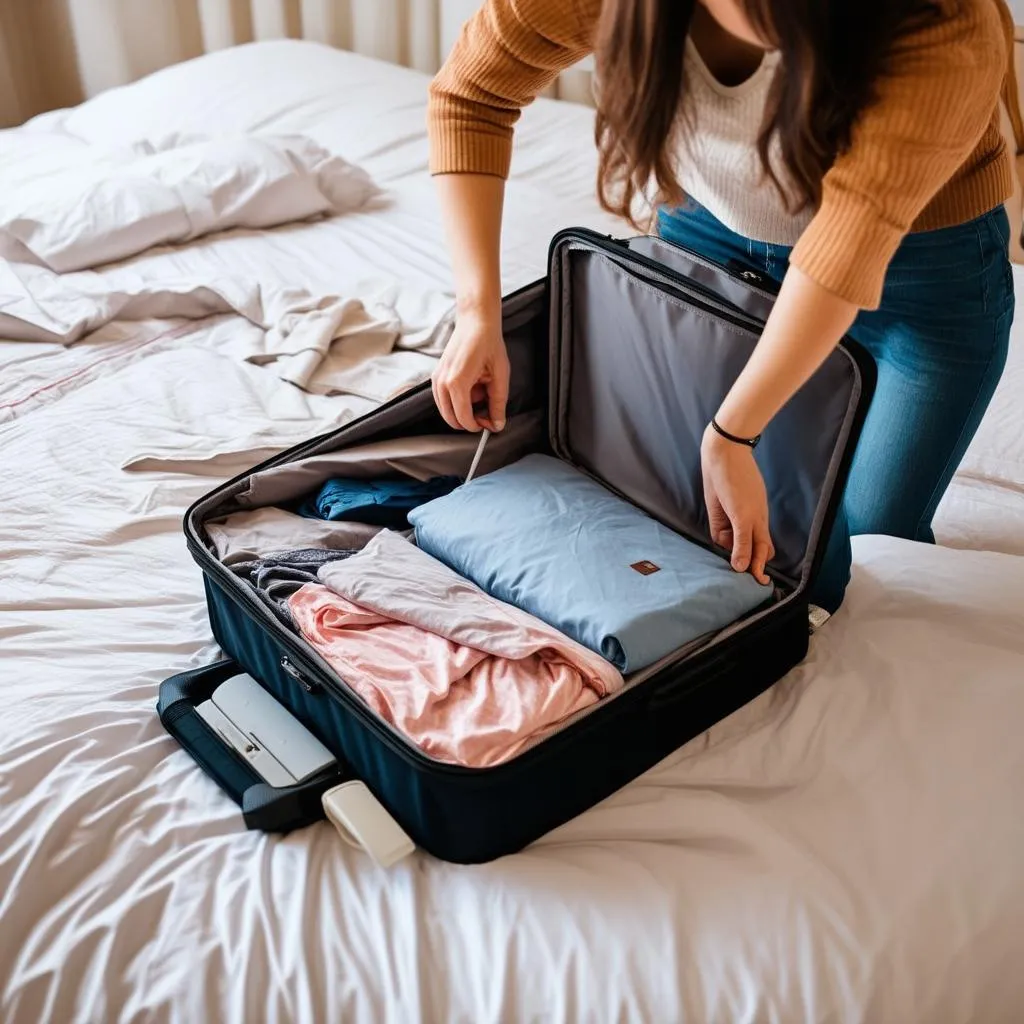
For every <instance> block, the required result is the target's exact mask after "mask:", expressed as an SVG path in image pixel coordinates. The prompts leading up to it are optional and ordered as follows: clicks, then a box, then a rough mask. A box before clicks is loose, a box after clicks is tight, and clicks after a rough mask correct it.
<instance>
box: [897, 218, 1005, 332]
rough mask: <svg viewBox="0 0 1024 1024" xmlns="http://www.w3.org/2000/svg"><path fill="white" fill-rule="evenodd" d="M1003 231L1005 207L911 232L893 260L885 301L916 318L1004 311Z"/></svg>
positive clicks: (962, 316)
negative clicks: (950, 224)
mask: <svg viewBox="0 0 1024 1024" xmlns="http://www.w3.org/2000/svg"><path fill="white" fill-rule="evenodd" d="M1000 220H1002V223H1001V224H1000ZM1001 231H1008V226H1007V223H1006V213H1005V211H1004V210H1003V209H1002V207H1000V208H999V209H998V210H993V211H992V212H990V213H987V214H985V215H984V216H982V217H978V218H976V219H975V220H972V221H968V222H967V223H966V224H958V225H956V226H954V227H951V228H941V229H939V230H938V231H923V232H918V233H916V234H911V235H908V236H907V237H906V238H905V239H904V240H903V243H902V245H901V246H900V247H899V249H898V250H897V252H896V255H895V256H894V257H893V260H892V262H891V264H890V265H889V271H888V273H887V274H886V279H885V291H884V294H883V298H882V305H883V306H884V307H885V308H886V309H887V310H888V311H890V312H892V313H899V314H902V315H906V316H908V317H911V318H915V319H916V318H919V317H920V318H934V319H944V320H963V319H972V318H975V317H984V316H989V315H991V314H992V313H993V312H996V313H998V312H1000V311H1001V310H1002V308H1003V306H1004V304H1005V292H1006V288H1007V266H1008V263H1007V258H1006V241H1005V239H1004V238H1003V237H1002V234H1001ZM1010 290H1011V292H1012V281H1011V282H1010Z"/></svg>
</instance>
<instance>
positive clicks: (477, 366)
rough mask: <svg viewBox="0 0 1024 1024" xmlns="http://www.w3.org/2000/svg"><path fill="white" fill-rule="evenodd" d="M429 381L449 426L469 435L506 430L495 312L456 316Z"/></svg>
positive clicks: (503, 362) (503, 360)
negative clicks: (470, 432) (442, 352)
mask: <svg viewBox="0 0 1024 1024" xmlns="http://www.w3.org/2000/svg"><path fill="white" fill-rule="evenodd" d="M432 383H433V388H434V401H435V402H436V403H437V408H438V411H439V412H440V413H441V416H442V417H443V418H444V421H445V423H447V424H448V425H449V426H450V427H454V428H455V429H456V430H469V431H472V432H474V433H476V432H478V431H480V430H484V429H486V430H491V431H499V430H503V429H504V428H505V406H506V404H507V402H508V385H509V362H508V352H507V351H506V350H505V340H504V338H503V337H502V335H501V316H500V313H499V314H497V315H495V316H492V317H488V316H481V315H480V314H478V313H463V314H460V315H459V317H458V319H457V320H456V322H455V330H454V331H453V332H452V336H451V339H450V340H449V341H448V345H447V346H446V348H445V350H444V354H443V355H442V356H441V361H440V363H438V366H437V369H436V370H435V371H434V376H433V381H432ZM477 409H478V410H479V411H475V410H477Z"/></svg>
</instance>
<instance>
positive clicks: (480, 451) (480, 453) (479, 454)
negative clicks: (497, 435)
mask: <svg viewBox="0 0 1024 1024" xmlns="http://www.w3.org/2000/svg"><path fill="white" fill-rule="evenodd" d="M490 436H491V432H490V431H489V430H485V431H484V432H483V433H482V434H481V435H480V443H479V444H478V445H477V446H476V455H474V456H473V464H472V465H471V466H470V467H469V472H468V473H467V474H466V483H467V484H468V483H469V481H470V480H472V479H473V477H474V476H476V471H477V470H478V469H479V468H480V460H481V459H482V458H483V457H484V449H485V448H486V447H487V442H488V440H489V439H490Z"/></svg>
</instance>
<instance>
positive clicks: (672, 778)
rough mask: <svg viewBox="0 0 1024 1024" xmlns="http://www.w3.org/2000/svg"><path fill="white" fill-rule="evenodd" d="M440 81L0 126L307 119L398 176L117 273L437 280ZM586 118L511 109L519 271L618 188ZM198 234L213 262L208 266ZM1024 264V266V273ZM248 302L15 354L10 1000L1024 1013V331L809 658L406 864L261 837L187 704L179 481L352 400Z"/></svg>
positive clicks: (820, 1013)
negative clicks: (290, 352)
mask: <svg viewBox="0 0 1024 1024" xmlns="http://www.w3.org/2000/svg"><path fill="white" fill-rule="evenodd" d="M426 82H427V79H426V78H425V77H424V76H423V75H421V74H419V73H417V72H414V71H409V70H407V69H401V68H397V67H393V66H390V65H386V64H383V63H378V62H375V61H372V60H369V59H366V58H364V57H359V56H355V55H353V54H349V53H343V52H340V51H337V50H333V49H329V48H328V47H325V46H319V45H316V44H313V43H307V42H299V41H280V42H265V43H258V44H254V45H251V46H245V47H238V48H234V49H229V50H225V51H223V52H220V53H216V54H211V55H207V56H204V57H202V58H199V59H198V60H195V61H193V62H190V63H187V64H183V65H179V66H176V67H173V68H169V69H167V70H164V71H161V72H159V73H157V74H156V75H153V76H151V77H149V78H147V79H144V80H143V81H141V82H138V83H135V84H134V85H131V86H128V87H125V88H123V89H119V90H113V91H111V92H108V93H104V94H102V95H100V96H99V97H97V98H95V99H93V100H90V101H88V102H86V103H85V104H83V105H82V106H80V107H76V108H73V109H70V110H66V111H59V112H56V113H53V114H49V115H44V116H43V117H42V118H41V119H38V120H37V121H36V122H33V123H31V124H30V125H28V126H27V127H25V128H22V129H18V130H15V131H12V132H8V133H4V135H3V136H2V140H3V145H2V147H0V183H3V186H4V187H6V185H7V184H8V183H10V182H13V181H18V180H23V179H24V178H25V177H27V176H38V177H45V175H47V174H48V173H51V172H54V171H55V170H56V169H59V168H60V167H61V166H65V165H66V162H67V159H68V152H69V149H68V147H72V146H78V145H84V146H86V147H114V146H122V145H124V144H126V143H128V142H132V141H134V140H138V139H140V138H147V137H150V136H151V135H152V134H153V133H154V132H155V131H157V130H158V131H159V132H161V133H173V132H181V133H186V134H187V133H196V132H202V133H210V134H213V133H220V132H224V133H239V132H276V133H293V134H294V133H300V134H304V135H306V136H308V137H310V138H313V139H315V140H316V141H318V142H319V143H320V144H321V145H323V146H325V147H327V148H328V149H330V150H332V151H335V152H338V153H341V154H343V155H344V156H345V157H346V158H347V159H348V160H351V161H353V162H355V163H356V164H358V165H360V166H362V167H363V168H364V169H365V170H366V171H367V172H368V173H369V174H370V175H371V176H372V177H373V179H374V180H375V181H376V182H377V183H378V184H379V185H381V186H382V187H383V188H384V189H385V190H386V193H387V202H386V203H384V204H382V205H380V206H378V207H376V208H374V209H371V210H366V211H362V212H358V213H355V214H350V215H346V216H343V217H337V218H331V219H328V220H320V221H316V222H312V223H303V224H301V225H288V226H285V227H282V228H278V229H274V230H269V231H233V232H227V233H226V234H224V235H218V236H216V237H213V238H210V239H206V240H203V241H202V242H199V243H196V245H195V246H184V247H180V248H174V249H159V250H156V251H154V252H148V253H144V254H142V255H140V256H139V257H137V258H134V259H130V260H128V261H126V263H125V264H124V265H125V266H128V267H139V266H143V265H144V266H147V267H153V266H162V265H164V264H162V263H161V261H164V262H165V263H166V261H169V260H170V261H178V263H177V264H176V265H178V266H186V265H188V261H189V260H190V259H192V258H193V255H194V254H198V255H195V259H197V260H199V262H198V263H197V264H195V265H196V266H197V267H200V268H201V267H203V266H207V265H210V261H219V262H220V263H222V264H225V265H226V264H231V265H234V266H239V265H241V266H242V267H243V268H244V269H245V272H246V273H249V274H251V275H254V276H259V275H261V274H264V273H277V274H280V275H282V276H285V277H287V278H288V279H290V280H300V281H302V282H303V283H305V284H307V285H309V286H310V287H313V286H317V287H321V288H332V287H340V286H341V283H343V282H345V281H347V280H349V279H351V278H352V277H353V276H355V275H359V276H365V275H366V274H367V273H368V272H371V273H373V274H382V275H388V274H390V275H394V276H397V278H398V279H399V280H400V281H401V282H402V283H403V285H408V286H409V287H415V288H421V289H426V290H430V291H431V293H432V294H439V295H444V294H445V290H446V289H447V288H448V287H449V280H448V277H449V272H448V267H447V263H446V258H445V255H444V251H443V247H442V244H441V242H440V230H439V220H438V211H437V208H436V205H435V202H434V198H433V194H432V190H431V185H430V181H429V178H428V176H427V174H426V139H425V131H424V127H423V110H424V102H425V90H426ZM591 132H592V121H591V114H590V112H589V111H587V110H586V109H585V108H583V107H577V106H574V105H572V104H566V103H557V102H553V101H541V102H539V103H538V104H537V105H536V106H534V107H533V108H532V109H531V110H529V111H528V113H527V115H526V117H525V118H524V121H523V124H522V129H521V131H520V133H519V141H518V149H517V155H516V161H515V172H514V176H513V180H512V182H511V184H510V189H509V200H508V212H507V224H508V230H507V234H506V238H505V250H504V276H505V285H506V287H507V288H508V289H510V290H511V289H513V288H515V287H518V286H519V285H522V284H524V283H526V282H528V281H530V280H532V279H534V278H536V277H537V276H539V274H540V272H541V269H542V267H543V264H544V257H545V253H546V247H547V242H548V240H549V239H550V237H551V235H552V234H553V233H554V231H555V230H557V229H558V228H559V227H561V226H565V225H569V224H584V225H588V226H591V227H593V228H595V229H597V230H602V231H608V232H612V233H618V232H621V230H622V226H621V225H618V224H615V223H614V222H612V221H611V220H610V218H608V217H607V215H604V214H602V213H601V212H600V211H599V209H598V208H597V206H596V203H595V201H594V199H593V187H592V184H593V173H594V160H593V156H592V152H591V148H590V138H591ZM203 261H206V262H203ZM1018 281H1019V283H1020V284H1021V286H1022V287H1024V276H1019V277H1018ZM251 326H252V325H251V324H247V323H246V322H245V321H243V320H241V319H240V318H239V317H237V316H232V315H230V314H224V313H221V314H218V315H214V316H211V317H208V318H206V319H186V318H182V317H172V318H165V319H160V318H149V319H146V320H144V321H141V322H132V323H125V322H119V321H114V322H112V323H111V324H109V325H108V326H107V327H105V328H103V329H102V330H101V331H99V332H97V333H96V334H95V335H93V336H90V337H87V338H85V339H84V340H82V341H80V342H79V343H77V344H74V345H70V346H63V345H57V344H53V343H45V342H3V343H0V452H2V460H3V461H2V465H3V473H2V474H0V508H2V509H3V513H2V515H0V679H2V687H3V700H4V707H5V713H4V714H3V716H2V717H0V1018H2V1019H3V1020H4V1021H12V1022H18V1024H20V1022H41V1021H59V1022H70V1021H90V1022H93V1021H98V1022H108V1021H117V1022H129V1021H131V1022H136V1021H138V1022H141V1021H147V1022H148V1021H168V1022H171V1021H174V1022H196V1021H225V1022H239V1024H242V1022H253V1021H275V1022H284V1021H314V1020H315V1021H330V1020H338V1021H346V1022H349V1021H353V1022H354V1021H373V1022H382V1021H401V1022H406V1021H416V1020H421V1021H427V1022H434V1021H446V1022H455V1021H466V1022H484V1021H495V1022H499V1021H500V1022H506V1021H539V1020H545V1021H548V1020H551V1021H595V1022H597V1021H693V1022H698V1024H712V1022H719V1021H721V1022H730V1024H738V1022H762V1021H779V1022H792V1021H814V1022H825V1021H828V1022H839V1021H842V1022H853V1021H900V1022H910V1021H927V1022H968V1021H986V1022H1001V1021H1012V1020H1016V1019H1019V1013H1020V1007H1021V1006H1024V979H1022V977H1021V973H1020V970H1019V962H1020V957H1021V954H1022V953H1024V926H1022V924H1021V922H1022V921H1024V873H1022V872H1021V869H1020V865H1021V864H1022V863H1024V816H1022V815H1021V813H1020V812H1021V780H1022V779H1024V747H1022V746H1021V744H1020V741H1019V732H1020V722H1021V721H1022V720H1024V629H1022V628H1021V627H1022V625H1024V623H1022V618H1024V613H1022V609H1024V408H1022V407H1021V404H1020V400H1019V395H1020V393H1021V390H1022V388H1024V338H1021V337H1020V334H1019V332H1018V333H1017V334H1015V337H1014V342H1013V352H1012V354H1011V360H1010V365H1009V367H1008V369H1007V372H1006V375H1005V377H1004V380H1003V383H1002V386H1001V388H1000V392H999V394H998V396H997V398H996V401H995V403H994V404H993V407H992V409H991V411H990V413H989V415H988V417H987V419H986V421H985V424H984V426H983V427H982V430H981V432H980V433H979V435H978V438H977V439H976V442H975V444H974V445H973V446H972V448H971V451H970V453H969V455H968V457H967V459H966V461H965V463H964V466H963V467H962V469H961V471H960V473H959V474H958V476H957V479H956V482H955V483H954V485H953V487H952V488H951V490H950V492H949V494H948V495H947V498H946V500H945V501H944V503H943V506H942V509H941V512H940V516H939V521H938V523H937V532H938V534H939V537H940V540H941V541H942V543H943V546H940V547H925V546H920V545H914V544H909V543H906V542H901V541H896V540H892V539H885V538H860V539H858V540H857V542H856V546H855V575H854V580H853V583H852V586H851V589H850V592H849V597H848V601H847V603H846V605H845V606H844V608H843V610H842V611H841V613H840V614H839V615H838V616H837V617H836V618H835V619H833V620H832V621H831V622H829V623H828V624H827V625H826V627H825V628H824V629H822V630H821V631H820V632H819V633H817V634H816V635H815V637H814V639H813V641H812V649H811V654H810V657H809V658H808V660H807V661H806V663H805V664H803V665H802V666H801V667H800V668H798V669H797V670H796V671H794V672H793V673H791V674H790V675H789V676H788V677H786V678H785V679H784V680H783V681H782V682H780V683H779V684H778V685H777V686H775V687H774V688H773V689H772V690H771V691H769V692H768V693H766V694H764V695H763V696H762V697H761V698H759V699H758V700H756V701H754V702H753V703H752V704H750V705H748V706H747V707H745V708H744V709H743V710H742V711H740V712H739V713H737V714H736V715H734V716H732V717H731V718H729V719H728V720H726V721H724V722H722V723H721V724H720V725H718V726H716V727H715V728H714V729H712V730H710V732H708V733H706V734H704V735H703V736H701V737H699V738H698V739H697V740H695V741H693V742H692V743H690V744H688V745H687V746H686V747H685V748H683V749H682V750H680V751H678V752H677V753H676V754H675V755H673V756H672V757H670V758H669V759H668V760H666V761H665V762H663V763H662V764H660V765H659V766H658V767H657V768H656V769H654V770H653V771H651V772H649V773H648V774H647V775H646V776H644V777H643V778H641V779H640V780H638V781H637V782H636V783H634V784H633V785H630V786H629V787H627V788H626V789H624V790H623V791H621V792H619V793H618V794H616V795H615V796H614V797H612V798H611V799H609V800H607V801H605V802H604V803H603V804H601V805H599V806H598V807H596V808H594V809H593V810H592V811H590V812H588V813H587V814H584V815H582V816H581V817H580V818H578V819H576V820H575V821H573V822H571V823H569V824H567V825H566V826H564V827H562V828H560V829H558V830H557V831H556V832H554V833H552V834H551V835H549V836H548V837H546V838H545V839H543V840H542V841H540V842H538V843H537V844H535V845H534V846H533V847H531V848H529V849H528V850H526V851H524V852H523V853H521V854H518V855H516V856H512V857H508V858H505V859H502V860H500V861H497V862H494V863H492V864H488V865H484V866H479V867H472V868H466V867H456V866H452V865H447V864H444V863H440V862H437V861H435V860H432V859H431V858H429V857H427V856H425V855H423V854H416V855H414V857H412V858H411V859H409V860H407V861H405V862H403V863H402V864H400V865H398V866H397V867H396V868H394V869H392V870H391V871H389V872H384V871H382V870H380V869H378V868H376V867H375V866H374V865H373V864H372V863H371V862H370V861H369V860H368V858H366V857H365V856H364V855H361V854H359V853H358V852H356V851H353V850H351V849H349V848H348V847H347V846H345V845H344V844H343V843H342V842H340V840H339V838H338V836H337V834H336V833H335V832H334V831H333V830H332V829H331V827H330V826H328V825H327V824H322V825H319V826H316V827H313V828H310V829H306V830H303V831H301V832H297V833H293V834H291V835H288V836H285V837H280V836H267V835H260V834H254V833H249V832H246V831H245V830H244V829H243V828H242V825H241V821H240V816H239V814H238V813H237V811H236V809H235V808H234V806H233V805H231V804H230V803H229V802H228V801H227V799H226V798H224V797H223V796H222V795H221V794H220V793H219V792H218V791H217V790H216V788H215V787H214V786H213V784H212V783H210V782H209V781H207V780H206V779H205V778H204V777H203V776H202V774H201V773H200V771H199V770H198V768H196V766H195V765H194V764H193V763H192V762H191V761H190V760H189V758H188V756H187V755H186V754H185V753H183V752H182V751H181V750H180V749H178V748H177V747H176V746H175V744H174V743H173V741H172V740H170V739H169V738H168V736H167V735H166V734H165V733H164V732H163V730H162V728H161V727H160V724H159V722H158V720H157V718H156V715H155V712H154V703H155V699H156V690H157V685H158V684H159V682H160V681H161V680H162V679H163V678H165V677H166V676H167V675H169V674H172V673H174V672H177V671H180V670H183V669H186V668H189V667H193V666H198V665H202V664H204V663H207V662H209V661H211V660H213V659H214V658H215V657H216V656H217V651H216V649H215V647H214V644H213V642H212V639H211V635H210V631H209V627H208V625H207V622H206V612H205V603H204V599H203V591H202V583H201V579H200V576H199V573H198V571H197V570H196V568H195V566H194V565H193V563H192V562H191V559H190V558H189V556H188V554H187V552H186V550H185V546H184V541H183V537H182V533H181V525H180V524H181V517H182V513H183V511H184V509H185V508H186V507H187V506H188V505H189V504H190V503H191V502H192V501H193V500H195V499H196V498H198V497H199V496H200V495H202V494H203V493H205V492H206V491H208V490H209V489H210V488H211V487H213V486H214V484H215V483H216V482H218V481H219V480H223V479H225V478H227V477H229V476H231V475H233V474H234V473H236V472H238V471H240V470H242V469H244V468H246V467H247V466H249V465H251V464H253V463H254V462H256V461H257V460H259V459H260V458H262V457H264V456H265V455H267V454H269V453H270V452H273V451H276V450H280V449H281V448H283V447H285V446H287V445H289V444H292V443H295V442H296V441H297V440H299V439H301V438H303V437H306V436H309V435H312V434H313V433H315V432H317V431H321V430H325V429H327V428H328V427H330V426H331V425H332V424H334V423H338V422H341V421H343V419H344V418H346V417H350V416H353V415H357V414H359V412H360V411H363V410H365V408H367V401H368V399H366V398H365V397H358V396H354V395H350V394H340V395H311V394H307V393H305V392H303V391H300V390H298V389H297V388H295V387H293V386H291V385H290V384H286V383H284V382H283V381H281V380H280V379H279V378H278V377H277V376H275V375H274V374H273V373H271V372H269V371H268V369H267V367H265V366H258V365H253V364H251V363H247V362H246V361H245V360H244V359H240V358H239V357H238V347H237V346H238V344H239V342H238V337H239V335H245V332H246V331H248V330H251Z"/></svg>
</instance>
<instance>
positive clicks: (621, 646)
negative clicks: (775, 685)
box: [409, 455, 772, 672]
mask: <svg viewBox="0 0 1024 1024" xmlns="http://www.w3.org/2000/svg"><path fill="white" fill-rule="evenodd" d="M409 522H411V523H412V524H413V526H414V527H415V528H416V542H417V544H418V545H419V546H420V547H421V548H422V549H423V550H424V551H426V552H427V553H428V554H431V555H433V556H434V557H435V558H438V559H440V560H441V561H442V562H444V563H446V564H447V565H448V566H450V567H451V568H452V569H454V570H455V571H456V572H458V573H461V574H462V575H463V576H465V577H467V578H468V579H470V580H472V582H474V583H475V584H476V585H477V586H478V587H481V588H482V589H483V590H486V591H487V592H488V593H489V594H491V595H492V596H494V597H496V598H498V599H499V600H502V601H505V602H507V603H509V604H513V605H516V606H517V607H519V608H522V609H523V610H524V611H527V612H530V613H531V614H532V615H536V616H537V618H539V619H542V620H543V621H544V622H546V623H548V624H549V625H551V626H554V627H555V628H556V629H559V630H561V631H562V632H563V633H565V634H567V635H568V636H570V637H572V638H573V639H574V640H576V641H578V642H579V643H581V644H583V645H584V646H585V647H588V648H590V650H592V651H595V652H597V653H598V654H601V655H603V656H604V657H605V658H607V659H608V660H609V661H610V662H612V664H614V665H615V666H616V667H617V668H619V669H620V670H621V671H623V672H636V671H639V670H640V669H643V668H646V667H647V666H649V665H651V664H653V663H654V662H655V661H658V660H659V659H660V658H663V657H665V656H666V655H668V654H671V653H672V651H674V650H676V649H677V648H679V647H682V646H683V645H685V644H687V643H689V642H690V641H691V640H695V639H696V638H697V637H700V636H703V635H704V634H706V633H711V632H715V631H717V630H720V629H723V628H724V627H725V626H728V625H730V624H731V623H733V622H735V621H736V620H737V619H739V618H741V617H742V616H743V615H745V614H746V613H747V612H750V611H753V609H755V608H756V607H757V606H758V605H760V604H762V603H764V602H765V601H767V600H768V598H770V597H771V595H772V588H771V586H762V585H761V584H760V583H758V582H757V581H756V580H755V579H754V578H753V576H751V575H749V573H737V572H734V571H733V569H732V568H731V566H730V565H729V563H728V562H727V561H725V560H724V559H723V558H721V557H720V556H719V555H716V554H715V553H714V552H711V551H707V550H705V549H704V548H702V547H700V546H698V545H697V544H694V543H692V542H691V541H688V540H686V538H684V537H681V536H679V534H676V533H673V532H672V531H671V530H669V529H668V528H667V527H665V526H662V525H661V523H659V522H658V521H657V520H655V519H652V518H651V517H650V516H648V515H647V514H646V513H644V512H642V511H640V509H638V508H636V507H635V506H633V505H630V504H629V502H627V501H624V500H623V499H621V498H619V497H617V496H616V495H614V494H612V493H611V492H610V491H607V490H605V488H603V487H602V486H601V485H600V484H598V483H595V482H594V481H593V480H591V479H590V478H589V477H587V476H585V475H584V474H582V473H580V472H579V471H577V470H575V469H573V468H572V467H571V466H569V465H567V464H565V463H564V462H560V461H558V460H557V459H553V458H551V457H549V456H546V455H529V456H527V457H526V458H525V459H522V460H521V461H519V462H516V463H514V464H513V465H511V466H506V467H505V468H504V469H500V470H498V471H497V472H495V473H491V474H490V475H488V476H484V477H480V478H478V479H476V480H473V481H472V482H471V483H468V484H465V485H464V486H462V487H460V488H458V490H456V491H454V492H452V493H451V494H449V495H447V496H446V497H443V498H439V499H437V500H436V501H432V502H430V503H429V504H426V505H421V506H420V507H419V508H417V509H416V510H415V511H414V512H411V513H410V514H409Z"/></svg>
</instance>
